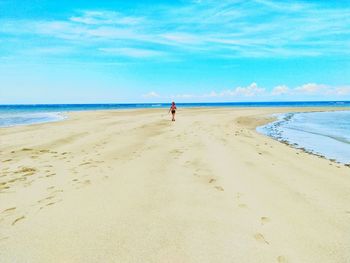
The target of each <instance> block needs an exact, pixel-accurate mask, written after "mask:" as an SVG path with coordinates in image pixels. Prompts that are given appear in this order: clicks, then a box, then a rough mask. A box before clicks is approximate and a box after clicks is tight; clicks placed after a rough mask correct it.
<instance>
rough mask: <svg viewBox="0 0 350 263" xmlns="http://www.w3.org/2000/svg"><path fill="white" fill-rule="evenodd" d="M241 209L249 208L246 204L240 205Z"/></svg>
mask: <svg viewBox="0 0 350 263" xmlns="http://www.w3.org/2000/svg"><path fill="white" fill-rule="evenodd" d="M238 207H239V208H247V207H248V206H247V205H246V204H238Z"/></svg>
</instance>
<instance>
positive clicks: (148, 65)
mask: <svg viewBox="0 0 350 263" xmlns="http://www.w3.org/2000/svg"><path fill="white" fill-rule="evenodd" d="M171 100H175V101H177V102H228V101H230V102H236V101H237V102H239V101H300V100H306V101H313V100H350V1H326V0H324V1H321V0H318V1H317V0H309V1H306V0H305V1H288V0H286V1H273V0H251V1H250V0H245V1H241V0H220V1H214V0H192V1H191V0H188V1H185V0H171V1H165V0H164V1H161V0H153V1H152V0H134V1H124V0H89V1H85V0H75V1H71V0H60V1H51V0H0V104H34V103H35V104H36V103H133V102H169V101H171Z"/></svg>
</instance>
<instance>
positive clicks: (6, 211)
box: [1, 207, 16, 213]
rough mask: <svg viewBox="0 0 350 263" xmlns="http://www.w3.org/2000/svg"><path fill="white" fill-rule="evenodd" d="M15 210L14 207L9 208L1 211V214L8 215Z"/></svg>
mask: <svg viewBox="0 0 350 263" xmlns="http://www.w3.org/2000/svg"><path fill="white" fill-rule="evenodd" d="M15 210H16V207H10V208H7V209H5V210H4V211H2V212H1V213H10V212H13V211H15Z"/></svg>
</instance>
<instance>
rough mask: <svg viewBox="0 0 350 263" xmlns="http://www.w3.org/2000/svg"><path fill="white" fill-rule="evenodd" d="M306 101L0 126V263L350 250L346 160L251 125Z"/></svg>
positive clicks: (243, 257)
mask: <svg viewBox="0 0 350 263" xmlns="http://www.w3.org/2000/svg"><path fill="white" fill-rule="evenodd" d="M312 110H315V111H317V110H320V109H316V108H315V109H312V108H304V109H302V108H201V109H195V108H193V109H180V110H179V112H178V116H177V121H176V122H175V123H173V122H171V121H170V116H169V115H168V114H167V110H166V109H152V110H150V109H149V110H130V111H92V112H75V113H70V114H69V118H68V119H67V120H65V121H61V122H55V123H47V124H40V125H31V126H25V127H12V128H2V129H0V161H1V169H0V262H2V263H7V262H8V263H13V262H30V263H31V262H35V263H40V262H43V263H47V262H65V263H66V262H84V263H87V262H123V263H126V262H132V263H137V262H140V263H146V262H147V263H148V262H157V263H165V262H172V263H180V262H184V263H185V262H186V263H187V262H189V263H192V262H193V263H194V262H196V263H205V262H217V263H219V262H220V263H223V262H231V263H232V262H238V263H242V262H245V263H247V262H278V263H285V262H297V263H300V262H308V263H310V262H317V263H321V262H338V263H341V262H350V228H349V225H350V187H349V186H350V168H349V167H346V166H344V165H341V164H337V163H334V162H331V161H329V160H326V159H324V158H320V157H317V156H314V155H311V154H308V153H305V152H303V151H302V150H298V149H294V148H291V147H289V146H287V145H285V144H283V143H280V142H277V141H274V140H273V139H271V138H268V137H266V136H263V135H261V134H258V133H257V132H256V131H255V128H256V127H257V126H259V125H262V124H264V123H267V122H269V121H271V120H272V119H271V117H268V116H269V115H270V114H272V113H279V112H291V111H312ZM323 110H324V109H323ZM330 147H331V146H330Z"/></svg>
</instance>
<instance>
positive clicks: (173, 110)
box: [168, 102, 177, 121]
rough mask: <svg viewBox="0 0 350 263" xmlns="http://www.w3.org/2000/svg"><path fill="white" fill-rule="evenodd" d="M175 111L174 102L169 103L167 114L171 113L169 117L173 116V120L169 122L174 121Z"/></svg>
mask: <svg viewBox="0 0 350 263" xmlns="http://www.w3.org/2000/svg"><path fill="white" fill-rule="evenodd" d="M176 110H177V108H176V104H175V102H172V103H171V107H170V109H169V112H171V115H172V116H173V118H172V119H171V121H175V114H176ZM169 112H168V113H169Z"/></svg>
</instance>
